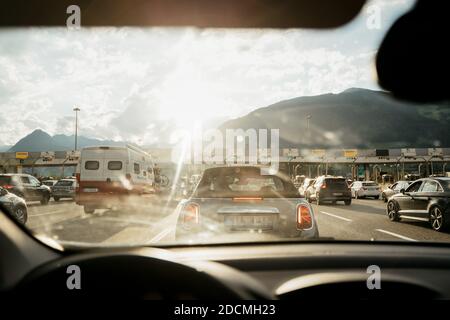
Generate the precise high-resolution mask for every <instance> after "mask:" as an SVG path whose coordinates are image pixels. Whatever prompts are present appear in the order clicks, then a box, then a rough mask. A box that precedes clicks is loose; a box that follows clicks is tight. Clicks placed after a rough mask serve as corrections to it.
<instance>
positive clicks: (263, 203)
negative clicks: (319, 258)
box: [176, 166, 319, 242]
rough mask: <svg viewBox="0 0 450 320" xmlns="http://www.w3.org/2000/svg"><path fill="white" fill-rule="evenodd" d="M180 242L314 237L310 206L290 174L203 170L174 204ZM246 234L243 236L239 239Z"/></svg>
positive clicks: (256, 169) (251, 169) (254, 169)
mask: <svg viewBox="0 0 450 320" xmlns="http://www.w3.org/2000/svg"><path fill="white" fill-rule="evenodd" d="M177 214H178V221H177V228H176V238H177V240H178V241H182V242H186V241H187V242H191V241H193V242H210V241H211V240H214V241H219V242H222V241H230V240H231V241H232V240H233V239H236V240H237V241H239V239H248V237H249V236H252V234H253V237H255V238H258V237H263V238H264V239H271V238H276V239H278V238H282V239H284V238H302V239H308V238H309V239H311V238H317V237H318V236H319V231H318V228H317V223H316V220H315V217H314V213H313V209H312V207H311V205H310V204H309V203H308V202H307V201H306V200H305V199H304V198H300V196H299V194H298V191H297V189H296V188H295V186H294V184H293V183H292V182H291V180H290V179H289V177H287V176H283V175H282V174H276V175H263V174H262V173H261V168H259V167H251V166H232V167H217V168H210V169H206V170H205V172H204V173H203V176H202V179H201V180H200V182H199V184H198V185H197V188H196V189H195V190H194V192H193V195H192V196H191V197H190V198H189V199H186V200H183V201H181V202H180V204H179V205H178V207H177ZM242 235H245V237H241V236H242Z"/></svg>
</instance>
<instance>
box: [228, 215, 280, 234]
mask: <svg viewBox="0 0 450 320" xmlns="http://www.w3.org/2000/svg"><path fill="white" fill-rule="evenodd" d="M225 225H226V226H228V227H231V228H232V229H266V230H267V229H272V228H273V216H272V215H269V216H267V215H264V216H263V215H241V216H234V215H233V216H227V217H225Z"/></svg>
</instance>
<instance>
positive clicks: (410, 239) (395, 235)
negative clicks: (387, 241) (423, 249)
mask: <svg viewBox="0 0 450 320" xmlns="http://www.w3.org/2000/svg"><path fill="white" fill-rule="evenodd" d="M375 231H378V232H382V233H386V234H389V235H391V236H393V237H397V238H400V239H403V240H407V241H417V240H416V239H412V238H408V237H405V236H402V235H401V234H398V233H394V232H390V231H386V230H383V229H375Z"/></svg>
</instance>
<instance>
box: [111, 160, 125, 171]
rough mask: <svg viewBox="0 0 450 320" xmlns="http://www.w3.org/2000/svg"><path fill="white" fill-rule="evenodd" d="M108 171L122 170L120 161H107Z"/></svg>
mask: <svg viewBox="0 0 450 320" xmlns="http://www.w3.org/2000/svg"><path fill="white" fill-rule="evenodd" d="M108 170H122V161H109V162H108Z"/></svg>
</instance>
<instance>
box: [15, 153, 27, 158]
mask: <svg viewBox="0 0 450 320" xmlns="http://www.w3.org/2000/svg"><path fill="white" fill-rule="evenodd" d="M16 159H20V160H25V159H28V152H16Z"/></svg>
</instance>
